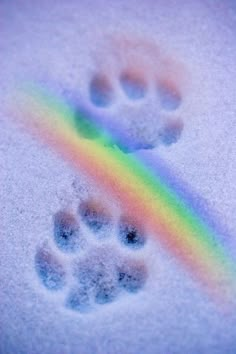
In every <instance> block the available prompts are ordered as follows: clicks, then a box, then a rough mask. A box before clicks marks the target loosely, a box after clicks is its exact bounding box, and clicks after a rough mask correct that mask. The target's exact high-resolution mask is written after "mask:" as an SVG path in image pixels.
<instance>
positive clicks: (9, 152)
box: [0, 0, 236, 354]
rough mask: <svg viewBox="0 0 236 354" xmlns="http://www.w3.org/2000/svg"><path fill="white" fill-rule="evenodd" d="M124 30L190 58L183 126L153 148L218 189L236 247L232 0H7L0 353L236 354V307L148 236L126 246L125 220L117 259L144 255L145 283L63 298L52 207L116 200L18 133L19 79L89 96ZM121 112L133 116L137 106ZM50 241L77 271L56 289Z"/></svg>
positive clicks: (113, 246) (195, 180) (114, 247)
mask: <svg viewBox="0 0 236 354" xmlns="http://www.w3.org/2000/svg"><path fill="white" fill-rule="evenodd" d="M113 33H122V34H125V33H134V34H137V35H138V36H141V35H142V36H144V37H147V38H149V39H150V40H151V41H153V42H154V43H156V44H157V45H160V46H161V47H162V48H165V50H166V52H167V53H170V55H174V56H175V57H177V58H180V59H181V61H182V62H183V63H184V65H185V67H186V68H187V72H188V75H189V85H188V90H187V91H186V92H184V93H183V95H182V102H181V107H180V109H179V114H180V115H181V119H182V121H183V122H184V129H183V132H182V135H181V137H180V139H179V140H178V142H177V143H176V144H172V145H170V146H166V145H161V146H157V148H156V149H154V150H152V154H156V153H158V154H159V156H161V157H162V158H163V159H164V160H165V161H166V162H167V163H168V165H169V166H170V167H171V169H172V170H173V171H174V172H175V173H176V175H178V176H179V177H181V178H182V179H183V180H185V181H186V183H188V184H189V185H190V186H191V187H192V188H193V189H194V190H195V191H196V192H197V193H198V194H199V195H201V196H202V197H203V198H204V199H205V200H207V202H208V205H209V208H210V210H214V211H215V213H216V215H217V217H218V219H219V221H220V223H222V224H223V225H226V226H227V228H228V230H229V234H230V235H232V236H231V237H229V238H228V239H227V240H226V242H228V244H229V245H230V247H232V250H235V251H236V240H235V238H234V235H235V232H236V222H235V221H236V219H235V210H236V198H235V197H236V184H235V180H236V167H235V163H236V153H235V151H236V149H235V145H236V138H235V137H236V118H235V114H236V90H235V75H236V66H235V60H236V44H235V33H236V7H235V4H234V1H232V2H231V1H227V0H226V1H219V0H215V1H213V0H205V1H191V0H183V1H181V2H180V1H177V0H169V1H168V2H167V1H165V0H157V1H153V0H146V1H141V0H130V1H129V2H127V1H125V0H120V1H111V0H97V1H92V0H87V1H75V0H74V1H73V0H69V1H66V0H60V1H59V0H58V1H52V0H51V1H46V0H42V1H37V2H36V1H30V0H13V1H6V0H2V1H1V3H0V34H1V37H0V53H1V59H0V60H1V65H0V77H1V85H0V102H1V109H0V171H1V172H0V182H1V190H0V205H1V208H0V210H1V224H2V227H1V231H0V239H1V247H0V353H1V354H38V353H44V354H96V353H99V354H100V353H101V354H118V353H119V354H120V353H124V354H139V353H146V354H180V353H181V354H183V353H186V354H195V353H196V354H199V353H207V354H209V353H211V354H216V353H219V354H221V353H222V354H223V353H224V354H226V353H227V354H231V353H232V354H234V353H236V314H234V313H231V314H227V315H226V314H225V315H223V314H222V312H220V311H219V309H217V308H216V306H215V304H214V303H212V302H211V301H210V300H209V299H208V298H207V296H206V295H205V294H204V293H203V292H202V291H201V289H200V288H199V287H198V285H197V284H196V283H194V281H193V280H192V279H191V278H190V277H189V275H188V274H186V273H185V272H184V270H183V269H182V268H180V267H179V265H177V264H176V263H175V261H174V260H173V259H172V258H171V257H169V255H167V254H165V252H163V251H162V250H161V249H160V247H159V246H158V244H156V243H154V241H152V240H151V239H150V240H149V241H148V242H147V244H146V245H145V246H144V247H143V248H142V249H141V250H132V249H127V248H125V246H123V245H120V243H119V241H118V239H117V237H116V235H115V233H116V232H115V226H114V225H113V226H111V229H110V231H109V234H110V236H109V239H108V241H107V242H108V243H107V247H108V248H107V249H108V250H110V258H109V256H108V259H109V261H112V259H114V260H115V261H119V259H120V257H121V258H122V257H124V258H125V259H130V260H132V259H134V260H138V261H140V262H142V264H145V266H146V267H147V269H148V276H147V279H146V282H145V284H144V285H143V287H142V289H141V290H140V291H138V292H137V293H133V294H132V293H128V292H125V291H123V290H122V291H123V292H122V294H121V295H119V296H118V297H117V299H116V300H115V301H114V302H111V303H108V304H97V305H95V306H94V307H93V308H92V309H91V311H89V312H88V313H83V312H80V311H73V310H70V309H68V308H67V307H66V306H65V305H64V304H65V299H66V296H67V294H68V292H69V289H70V286H71V283H72V282H73V279H72V278H73V276H72V274H71V269H70V266H71V264H70V255H68V254H67V253H64V254H63V252H60V250H59V249H58V248H57V247H56V245H55V243H54V241H53V218H54V216H55V214H56V213H57V212H58V211H60V210H64V209H66V210H69V211H70V212H71V213H76V212H77V209H78V204H79V202H80V201H81V200H84V199H86V198H90V197H93V196H96V197H97V199H99V200H102V201H103V199H105V197H104V196H103V195H101V191H100V190H99V186H95V185H93V184H91V183H90V181H89V180H88V179H87V178H86V177H85V176H84V175H83V174H79V172H78V171H75V170H73V169H72V168H71V166H70V165H69V164H67V163H66V162H65V161H63V160H61V159H60V158H59V157H58V156H57V155H56V154H55V153H54V152H53V151H52V150H50V149H48V148H47V147H45V146H43V145H42V144H41V143H40V142H38V141H37V140H36V139H35V138H32V137H30V136H28V135H27V134H26V133H24V131H22V130H20V129H19V128H18V127H17V126H16V125H15V124H14V123H13V122H12V121H11V117H10V116H9V113H7V107H8V106H9V102H10V104H11V105H12V107H14V103H15V98H16V97H15V87H16V85H17V84H18V83H19V82H21V81H23V80H27V79H32V78H33V79H34V80H40V81H41V82H43V83H45V84H48V85H55V86H56V87H57V88H59V90H60V92H61V93H63V94H64V95H65V96H66V97H67V96H70V94H71V92H77V90H78V92H80V93H82V94H84V95H86V92H87V87H88V82H89V80H90V77H91V72H92V71H93V70H94V67H93V65H94V60H93V59H94V57H96V55H98V56H100V58H99V60H101V61H102V60H103V57H102V55H105V53H106V50H105V49H104V50H103V47H102V45H103V44H102V43H104V42H103V39H104V37H105V36H106V35H107V34H113ZM98 49H99V50H98ZM97 53H98V54H97ZM104 60H105V58H104ZM117 99H118V100H119V97H118V98H117ZM138 104H139V103H138ZM135 109H136V108H135ZM143 109H144V108H142V110H141V112H142V113H141V117H139V120H140V121H141V122H142V119H144V118H143V117H144V114H143ZM147 109H149V107H147ZM150 109H155V107H154V108H153V107H151V106H150ZM124 112H125V117H126V120H127V122H128V121H129V110H128V109H127V108H124ZM127 112H128V113H127ZM136 112H138V109H136V110H135V114H136ZM137 115H138V113H137ZM142 124H143V125H144V126H145V124H146V125H148V124H150V122H149V123H148V122H146V121H145V120H144V121H143V122H142ZM147 128H150V127H147ZM127 129H128V128H127ZM104 202H105V200H104ZM108 205H109V208H110V211H111V213H112V215H113V216H114V219H117V218H118V214H119V212H118V211H117V206H116V205H115V202H114V203H113V202H111V201H109V200H108ZM114 223H115V221H114ZM82 228H84V230H85V231H84V232H85V233H86V232H87V236H86V238H87V239H88V241H86V242H87V243H86V242H85V244H84V246H83V250H82V251H81V252H82V253H83V255H85V257H86V247H87V248H88V250H89V249H91V252H90V251H89V252H88V261H89V257H91V260H93V259H94V252H95V253H96V251H94V252H93V249H95V250H96V247H98V244H99V242H100V240H99V238H98V239H96V237H94V234H93V231H91V230H88V228H86V226H82ZM44 244H47V247H49V248H50V249H53V251H52V252H54V254H55V256H57V257H58V259H59V260H60V262H61V264H63V267H64V269H65V273H66V274H67V278H66V280H65V282H66V285H65V288H63V289H62V290H61V291H60V290H58V291H56V292H54V291H50V290H48V289H47V288H45V287H44V285H43V284H42V282H41V281H40V278H39V277H38V275H37V272H36V270H35V255H36V252H37V250H38V248H39V247H44ZM108 254H109V251H108ZM71 257H74V258H73V260H74V259H75V258H76V257H77V256H74V255H73V256H71ZM78 257H79V253H78ZM71 259H72V258H71Z"/></svg>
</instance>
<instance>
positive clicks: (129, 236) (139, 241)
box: [118, 215, 146, 249]
mask: <svg viewBox="0 0 236 354" xmlns="http://www.w3.org/2000/svg"><path fill="white" fill-rule="evenodd" d="M118 235H119V239H120V241H121V242H122V243H123V244H124V245H126V246H128V247H130V248H133V249H139V248H142V247H143V246H144V244H145V242H146V235H145V231H144V230H143V228H142V226H141V225H140V223H138V222H137V221H135V220H132V218H130V217H129V216H127V215H122V216H121V217H120V220H119V225H118Z"/></svg>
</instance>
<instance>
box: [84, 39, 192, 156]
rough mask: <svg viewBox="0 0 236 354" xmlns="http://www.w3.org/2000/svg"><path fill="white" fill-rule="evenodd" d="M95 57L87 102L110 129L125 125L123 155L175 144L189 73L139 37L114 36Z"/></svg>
mask: <svg viewBox="0 0 236 354" xmlns="http://www.w3.org/2000/svg"><path fill="white" fill-rule="evenodd" d="M100 48H102V49H99V50H98V51H97V52H96V53H94V62H95V64H94V70H91V72H90V79H89V82H88V86H87V93H85V94H86V97H87V101H88V102H90V103H89V107H90V109H91V110H92V111H94V112H95V113H98V112H101V113H102V115H103V117H105V120H106V122H107V124H108V126H109V124H110V127H111V128H112V126H113V122H115V121H117V122H119V124H121V127H122V130H123V131H126V132H127V134H126V138H125V139H123V140H125V142H124V141H122V142H121V141H117V144H118V145H119V147H120V148H121V149H122V150H123V151H125V152H132V151H136V150H140V149H152V148H155V147H156V146H158V145H160V144H163V145H165V146H169V145H171V144H173V143H176V142H177V141H178V140H179V139H180V137H181V134H182V131H183V129H184V122H183V120H182V119H181V118H180V117H181V106H182V102H183V99H184V92H185V88H186V82H187V80H186V77H187V75H186V69H185V68H184V67H183V65H182V64H180V63H179V62H178V61H177V60H176V59H174V58H170V57H168V56H167V55H165V54H164V52H163V50H161V49H160V48H159V47H158V46H157V45H156V44H154V43H153V42H150V41H148V40H144V39H141V38H135V37H132V36H130V37H128V36H127V35H126V36H125V37H121V36H110V37H109V38H107V39H106V41H105V43H103V45H101V46H100Z"/></svg>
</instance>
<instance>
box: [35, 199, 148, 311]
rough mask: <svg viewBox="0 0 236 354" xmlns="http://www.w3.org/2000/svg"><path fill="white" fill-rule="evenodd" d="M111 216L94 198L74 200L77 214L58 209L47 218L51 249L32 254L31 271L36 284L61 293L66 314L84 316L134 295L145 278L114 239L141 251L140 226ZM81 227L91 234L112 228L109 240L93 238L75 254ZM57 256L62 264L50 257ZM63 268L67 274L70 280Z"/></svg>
mask: <svg viewBox="0 0 236 354" xmlns="http://www.w3.org/2000/svg"><path fill="white" fill-rule="evenodd" d="M112 215H113V214H112V212H110V211H109V209H108V208H107V207H105V206H104V205H103V204H102V203H101V202H99V201H98V200H95V199H87V200H85V201H82V202H80V203H79V206H78V214H77V215H76V214H75V215H74V214H72V213H70V212H68V211H64V210H60V211H58V212H57V213H55V215H54V216H53V226H54V232H53V237H52V238H53V240H54V243H53V244H52V246H51V248H49V247H48V246H47V245H46V244H45V245H44V246H41V247H38V249H37V250H36V254H35V270H36V273H37V275H38V277H39V279H40V281H41V283H42V284H43V285H44V287H45V288H46V289H47V290H51V291H59V290H61V291H63V292H65V301H64V305H65V307H66V308H67V309H70V310H71V311H75V312H80V313H87V312H91V311H92V310H93V309H94V308H96V307H97V306H99V305H105V304H109V303H110V304H111V303H113V302H114V301H116V300H118V299H119V297H120V296H122V294H123V296H124V294H125V293H127V292H129V293H137V292H138V291H140V290H141V289H142V288H143V287H144V284H145V282H146V280H147V277H148V272H147V268H146V265H145V263H144V262H142V261H141V260H140V259H137V255H138V253H137V252H136V259H133V257H132V254H130V256H128V257H127V255H126V256H125V255H124V254H122V252H123V249H122V247H119V243H116V240H115V234H117V237H118V238H120V241H121V244H123V245H125V246H127V247H130V248H131V250H133V249H139V248H142V247H143V246H144V244H145V242H146V234H145V232H144V230H143V228H142V227H141V226H140V225H138V223H137V222H134V220H132V219H131V218H130V217H129V216H126V215H121V216H120V218H119V220H116V221H115V220H114V219H115V218H114V216H112ZM82 224H85V225H86V226H87V227H89V229H90V232H92V233H93V234H94V235H97V233H98V232H100V231H101V230H103V231H104V232H105V233H106V232H108V233H110V232H111V228H110V229H109V228H108V226H111V224H114V226H115V228H114V230H113V233H114V235H113V236H114V237H113V239H112V237H111V238H109V241H108V240H107V239H106V238H97V237H96V238H95V239H94V241H93V242H92V244H91V245H89V243H86V246H87V247H88V249H83V252H80V250H81V248H80V241H81V238H82V236H83V235H82V229H83V230H85V229H84V228H83V227H82ZM90 242H91V241H90ZM56 248H57V249H56ZM57 252H62V254H63V253H64V257H66V259H67V266H64V263H63V259H65V258H63V256H62V257H59V256H56V253H57ZM65 253H66V254H67V255H66V256H65ZM68 262H69V264H70V266H69V268H68ZM65 269H70V270H71V274H70V276H68V274H67V273H68V272H69V270H68V271H65ZM69 279H70V280H69Z"/></svg>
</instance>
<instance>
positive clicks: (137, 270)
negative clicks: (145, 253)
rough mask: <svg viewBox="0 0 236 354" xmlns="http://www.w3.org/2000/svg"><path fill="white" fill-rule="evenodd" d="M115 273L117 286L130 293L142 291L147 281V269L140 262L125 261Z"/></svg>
mask: <svg viewBox="0 0 236 354" xmlns="http://www.w3.org/2000/svg"><path fill="white" fill-rule="evenodd" d="M117 272H118V282H119V285H120V286H121V287H122V288H123V289H125V290H126V291H128V292H131V293H136V292H138V291H139V290H140V289H142V287H143V286H144V284H145V282H146V280H147V268H146V266H145V264H144V263H142V262H141V261H140V262H138V261H133V260H126V262H124V263H123V264H122V265H121V266H119V267H118V268H117Z"/></svg>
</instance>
